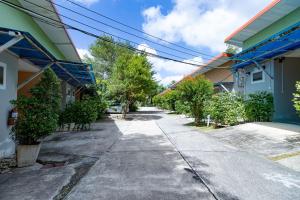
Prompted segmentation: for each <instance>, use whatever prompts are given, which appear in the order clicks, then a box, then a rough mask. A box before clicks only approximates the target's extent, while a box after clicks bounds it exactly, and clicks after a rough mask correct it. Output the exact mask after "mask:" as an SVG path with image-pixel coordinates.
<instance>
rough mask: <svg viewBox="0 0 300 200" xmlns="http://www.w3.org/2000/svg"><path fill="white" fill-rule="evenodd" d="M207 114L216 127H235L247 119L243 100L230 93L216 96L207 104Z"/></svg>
mask: <svg viewBox="0 0 300 200" xmlns="http://www.w3.org/2000/svg"><path fill="white" fill-rule="evenodd" d="M205 114H206V115H210V116H211V118H212V119H213V120H214V122H215V125H216V126H218V125H235V124H237V123H238V122H239V121H241V120H243V119H244V117H245V108H244V101H243V98H242V97H240V96H237V95H235V94H232V93H229V92H224V93H218V94H215V95H213V96H212V98H211V100H208V101H207V102H206V106H205Z"/></svg>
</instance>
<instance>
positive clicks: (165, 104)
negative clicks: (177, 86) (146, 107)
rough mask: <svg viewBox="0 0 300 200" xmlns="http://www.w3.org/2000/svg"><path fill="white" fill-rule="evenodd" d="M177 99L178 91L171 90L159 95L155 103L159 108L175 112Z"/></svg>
mask: <svg viewBox="0 0 300 200" xmlns="http://www.w3.org/2000/svg"><path fill="white" fill-rule="evenodd" d="M177 99H178V93H177V91H176V90H170V89H169V90H167V91H166V92H165V93H164V94H158V95H156V96H154V97H153V103H154V105H156V106H158V107H159V108H162V109H167V110H172V111H175V102H176V101H177Z"/></svg>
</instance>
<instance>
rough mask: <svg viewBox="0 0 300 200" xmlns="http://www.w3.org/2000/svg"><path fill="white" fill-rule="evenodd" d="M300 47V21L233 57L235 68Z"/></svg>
mask: <svg viewBox="0 0 300 200" xmlns="http://www.w3.org/2000/svg"><path fill="white" fill-rule="evenodd" d="M298 48H300V23H297V24H294V25H293V26H291V27H289V28H287V29H285V30H283V31H281V32H279V33H277V34H275V35H273V36H271V37H269V38H268V39H266V40H263V41H262V42H260V43H258V44H256V45H255V46H253V47H250V48H248V49H246V50H244V51H242V52H241V53H238V54H236V55H234V56H233V57H231V59H232V60H235V61H236V64H235V65H234V66H233V68H235V69H238V68H243V67H245V66H248V65H250V64H253V62H261V61H264V60H266V59H270V58H274V57H276V56H278V55H282V54H284V53H286V52H288V51H292V50H295V49H298Z"/></svg>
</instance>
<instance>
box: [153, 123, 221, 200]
mask: <svg viewBox="0 0 300 200" xmlns="http://www.w3.org/2000/svg"><path fill="white" fill-rule="evenodd" d="M155 124H156V125H157V127H158V128H159V129H160V130H161V132H162V133H163V134H164V135H165V136H166V137H167V139H168V140H169V141H170V142H171V144H172V145H173V146H174V148H175V150H176V151H177V152H178V153H179V155H180V156H181V157H182V159H183V160H184V161H185V162H186V163H187V165H188V166H189V167H190V169H185V170H187V171H190V172H191V173H192V174H194V175H195V176H194V177H193V178H195V179H196V180H199V181H200V182H201V183H202V184H203V185H204V186H205V187H206V188H207V190H208V192H209V193H210V194H211V195H212V196H213V197H214V199H216V200H221V199H220V198H219V197H218V196H217V194H215V193H214V192H213V191H212V189H211V188H210V187H209V185H208V184H207V183H206V182H205V180H204V179H203V178H202V177H201V176H200V175H199V173H198V172H197V171H196V170H195V169H194V168H193V166H192V165H191V163H190V162H189V161H188V160H187V159H186V158H185V156H184V155H183V154H182V153H181V152H180V150H179V149H178V148H177V146H176V144H175V143H174V142H173V141H172V139H171V138H170V136H169V135H168V134H167V133H166V132H165V131H164V130H163V129H162V128H161V127H160V125H159V124H158V123H157V122H156V121H155Z"/></svg>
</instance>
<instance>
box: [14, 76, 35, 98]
mask: <svg viewBox="0 0 300 200" xmlns="http://www.w3.org/2000/svg"><path fill="white" fill-rule="evenodd" d="M33 74H35V73H34V72H25V71H19V72H18V84H22V83H23V82H24V81H26V80H27V79H29V78H30V77H31V76H32V75H33ZM39 81H40V76H38V77H36V78H35V79H33V80H31V81H30V82H29V83H27V84H26V85H25V86H24V87H23V88H21V89H20V90H18V96H19V95H25V96H30V92H29V90H30V89H31V88H32V87H33V86H35V85H36V84H37V83H38V82H39Z"/></svg>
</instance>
